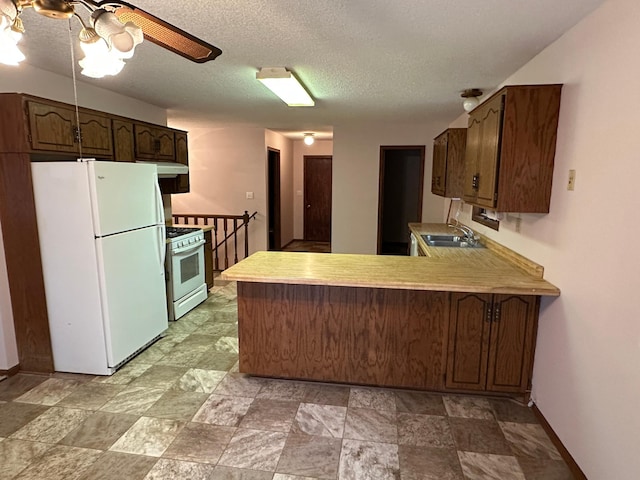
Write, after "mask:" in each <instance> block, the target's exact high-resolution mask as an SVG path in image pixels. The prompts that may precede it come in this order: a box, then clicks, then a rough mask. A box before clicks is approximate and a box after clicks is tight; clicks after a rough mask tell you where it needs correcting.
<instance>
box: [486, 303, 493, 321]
mask: <svg viewBox="0 0 640 480" xmlns="http://www.w3.org/2000/svg"><path fill="white" fill-rule="evenodd" d="M491 317H492V315H491V305H487V315H486V317H485V320H486V321H487V322H491Z"/></svg>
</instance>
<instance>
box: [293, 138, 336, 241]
mask: <svg viewBox="0 0 640 480" xmlns="http://www.w3.org/2000/svg"><path fill="white" fill-rule="evenodd" d="M305 155H333V140H316V141H315V142H314V143H313V145H305V143H304V142H303V141H302V140H296V141H294V142H293V238H295V239H296V240H302V239H304V156H305Z"/></svg>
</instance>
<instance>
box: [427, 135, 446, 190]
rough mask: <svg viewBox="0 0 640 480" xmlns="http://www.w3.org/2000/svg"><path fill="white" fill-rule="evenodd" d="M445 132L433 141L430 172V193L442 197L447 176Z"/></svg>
mask: <svg viewBox="0 0 640 480" xmlns="http://www.w3.org/2000/svg"><path fill="white" fill-rule="evenodd" d="M447 138H448V137H447V132H444V133H442V134H440V135H439V136H437V137H436V138H435V139H434V140H433V166H432V171H431V193H433V194H434V195H444V194H445V186H446V178H447V177H446V175H447Z"/></svg>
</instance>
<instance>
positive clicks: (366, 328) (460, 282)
mask: <svg viewBox="0 0 640 480" xmlns="http://www.w3.org/2000/svg"><path fill="white" fill-rule="evenodd" d="M447 228H448V227H446V226H445V225H439V224H413V225H412V231H416V232H418V233H420V232H421V231H429V232H432V233H439V232H443V231H444V230H446V229H447ZM482 240H483V241H486V242H487V246H488V248H479V249H476V248H474V249H463V248H442V247H428V246H426V244H424V242H421V244H420V248H422V249H423V251H424V253H425V256H420V257H401V256H378V255H354V254H314V253H293V252H258V253H255V254H253V255H251V256H250V257H249V258H247V259H245V260H243V261H241V262H240V263H238V264H237V265H235V266H233V267H231V268H229V269H227V270H225V271H224V272H223V273H222V278H223V279H225V280H235V281H237V282H238V335H239V346H240V371H241V372H244V373H248V374H252V375H260V376H269V377H281V378H297V379H306V380H318V381H327V382H345V383H353V384H366V385H379V386H389V387H405V388H416V389H423V390H437V391H474V392H483V391H484V392H491V393H506V394H512V395H513V394H516V395H523V394H525V393H526V391H527V390H528V388H529V383H530V374H531V369H532V365H533V352H534V349H535V334H536V328H537V318H538V308H539V299H540V296H542V295H545V296H558V295H559V294H560V291H559V290H558V288H557V287H555V286H553V285H552V284H550V283H549V282H547V281H545V280H543V279H542V269H541V267H539V266H537V265H535V264H533V262H530V261H528V260H526V259H523V258H522V257H520V258H518V257H519V256H518V255H517V254H515V253H514V252H509V251H507V250H506V249H504V247H502V248H501V247H500V246H498V245H495V244H492V242H490V241H488V240H486V239H482ZM523 267H525V268H528V270H526V269H525V268H523ZM529 267H530V268H529Z"/></svg>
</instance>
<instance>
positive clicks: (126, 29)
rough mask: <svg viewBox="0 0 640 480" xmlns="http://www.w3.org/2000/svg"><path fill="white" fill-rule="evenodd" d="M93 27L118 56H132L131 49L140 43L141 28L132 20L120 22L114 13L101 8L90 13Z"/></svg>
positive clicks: (141, 39)
mask: <svg viewBox="0 0 640 480" xmlns="http://www.w3.org/2000/svg"><path fill="white" fill-rule="evenodd" d="M91 23H92V24H93V28H94V29H95V31H96V32H97V34H98V35H100V36H101V37H102V38H104V40H105V41H106V42H107V45H108V46H109V50H111V51H113V53H114V54H115V55H117V56H118V57H120V58H131V57H133V51H134V49H135V48H136V46H138V45H139V44H141V43H142V41H143V39H144V35H143V33H142V29H141V28H140V27H138V26H137V25H136V24H135V23H133V22H126V23H122V22H121V21H120V20H119V19H118V17H116V15H115V14H113V13H111V12H108V11H106V10H105V9H103V8H101V9H98V10H96V11H95V12H93V13H92V14H91Z"/></svg>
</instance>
